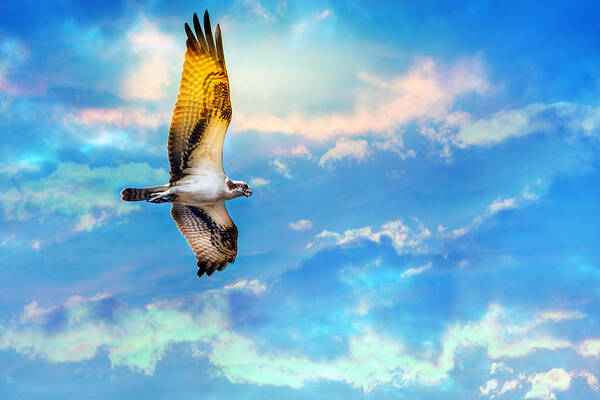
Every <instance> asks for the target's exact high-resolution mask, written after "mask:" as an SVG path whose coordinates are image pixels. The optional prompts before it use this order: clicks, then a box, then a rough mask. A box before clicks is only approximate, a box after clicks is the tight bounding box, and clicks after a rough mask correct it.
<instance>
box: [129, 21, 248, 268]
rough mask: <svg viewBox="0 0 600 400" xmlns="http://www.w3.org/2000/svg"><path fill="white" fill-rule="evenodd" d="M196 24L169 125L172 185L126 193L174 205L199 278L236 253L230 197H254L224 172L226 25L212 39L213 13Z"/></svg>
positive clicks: (222, 265) (189, 37)
mask: <svg viewBox="0 0 600 400" xmlns="http://www.w3.org/2000/svg"><path fill="white" fill-rule="evenodd" d="M193 26H194V31H195V34H194V32H192V29H191V28H190V26H189V25H188V24H187V23H186V24H185V32H186V35H187V41H186V44H187V50H186V53H185V61H184V63H183V72H182V74H181V83H180V86H179V94H178V95H177V103H176V104H175V109H174V111H173V119H172V120H171V126H170V128H169V142H168V153H169V164H170V167H171V172H170V175H171V177H170V179H169V184H168V185H163V186H155V187H150V188H141V189H135V188H126V189H124V190H123V191H122V192H121V195H122V199H123V200H125V201H142V200H146V201H149V202H152V203H164V202H170V203H173V205H172V208H171V215H172V217H173V219H174V220H175V223H177V227H178V228H179V230H180V231H181V233H182V234H183V235H184V236H185V238H186V239H187V241H188V243H189V244H190V246H191V247H192V249H193V250H194V254H195V255H196V259H197V265H198V276H202V275H203V274H204V273H206V274H207V275H209V276H210V275H211V274H212V273H213V272H214V271H215V270H218V271H222V270H223V269H224V268H225V267H226V266H227V264H228V263H233V262H234V261H235V257H236V255H237V236H238V231H237V227H236V226H235V224H234V223H233V221H232V220H231V218H230V217H229V214H228V213H227V209H226V208H225V200H231V199H233V198H236V197H240V196H246V197H250V195H251V194H252V189H251V188H250V186H248V184H246V183H245V182H243V181H233V180H231V179H229V178H228V177H227V176H226V175H225V171H224V170H223V141H224V140H225V133H226V131H227V127H228V126H229V122H230V121H231V101H230V99H229V79H228V77H227V70H226V69H225V56H224V53H223V40H222V38H221V28H220V27H219V25H217V29H216V30H215V40H213V34H212V29H211V26H210V19H209V17H208V12H206V13H205V14H204V32H203V31H202V27H201V26H200V21H199V20H198V16H197V15H196V14H194V18H193Z"/></svg>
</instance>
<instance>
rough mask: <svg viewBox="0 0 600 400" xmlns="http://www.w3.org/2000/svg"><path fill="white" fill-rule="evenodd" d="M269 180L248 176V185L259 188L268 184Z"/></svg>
mask: <svg viewBox="0 0 600 400" xmlns="http://www.w3.org/2000/svg"><path fill="white" fill-rule="evenodd" d="M269 183H270V181H269V180H268V179H264V178H259V177H256V178H250V186H252V187H253V188H260V187H265V186H269Z"/></svg>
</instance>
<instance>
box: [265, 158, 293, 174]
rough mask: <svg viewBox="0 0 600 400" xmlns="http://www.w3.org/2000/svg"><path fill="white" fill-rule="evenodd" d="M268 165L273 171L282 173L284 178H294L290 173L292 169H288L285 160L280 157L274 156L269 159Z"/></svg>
mask: <svg viewBox="0 0 600 400" xmlns="http://www.w3.org/2000/svg"><path fill="white" fill-rule="evenodd" d="M269 165H270V166H271V167H273V169H274V170H275V172H277V173H278V174H280V175H282V176H283V177H284V178H286V179H293V178H294V175H292V171H290V168H289V167H288V165H287V164H286V163H285V162H283V161H281V160H280V159H278V158H276V159H275V160H271V161H269Z"/></svg>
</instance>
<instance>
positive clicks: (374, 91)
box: [235, 58, 489, 140]
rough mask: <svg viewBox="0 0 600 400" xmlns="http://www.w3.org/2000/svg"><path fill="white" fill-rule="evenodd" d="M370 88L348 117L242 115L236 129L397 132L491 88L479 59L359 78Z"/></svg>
mask: <svg viewBox="0 0 600 400" xmlns="http://www.w3.org/2000/svg"><path fill="white" fill-rule="evenodd" d="M358 77H359V79H360V80H361V81H363V82H364V83H365V84H366V86H367V87H366V88H364V89H363V90H362V91H360V92H358V94H357V95H356V97H355V99H354V100H355V101H354V107H353V109H352V110H349V111H347V112H335V113H328V114H321V115H317V116H312V115H307V114H303V113H300V112H298V113H294V114H289V115H287V116H283V117H282V116H277V115H270V114H263V115H240V114H238V117H237V119H236V121H235V124H236V127H237V129H238V130H242V131H243V130H258V131H263V132H265V131H266V132H279V133H284V134H299V135H303V136H305V137H308V138H311V139H316V140H322V139H326V138H329V137H331V136H336V135H358V134H364V133H369V132H383V131H389V130H391V129H395V128H397V127H399V126H401V125H403V124H405V123H408V122H410V121H414V120H418V119H422V118H426V119H427V118H430V119H435V120H443V119H444V118H445V117H446V116H447V115H448V114H449V113H450V111H451V109H452V107H453V104H454V101H455V99H456V98H457V97H459V96H461V95H463V94H466V93H478V94H483V93H485V92H486V91H487V90H488V88H489V84H488V82H487V80H486V79H485V76H484V71H483V67H482V65H481V63H480V61H479V60H478V59H465V60H461V61H458V62H456V63H455V64H454V65H453V66H451V67H450V68H447V69H443V68H440V67H439V66H438V65H437V64H436V63H435V62H434V61H433V60H432V59H429V58H423V59H418V60H417V61H416V62H415V63H414V65H413V66H412V67H411V68H410V69H409V70H408V71H407V72H406V73H404V74H401V75H398V76H395V77H392V78H390V79H386V78H383V77H379V76H375V75H370V74H366V73H360V74H359V76H358Z"/></svg>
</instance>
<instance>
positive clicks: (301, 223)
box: [288, 219, 312, 232]
mask: <svg viewBox="0 0 600 400" xmlns="http://www.w3.org/2000/svg"><path fill="white" fill-rule="evenodd" d="M288 226H289V227H290V229H292V230H294V231H298V232H304V231H308V230H311V229H312V222H311V221H310V220H308V219H301V220H298V221H296V222H290V223H289V224H288Z"/></svg>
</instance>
